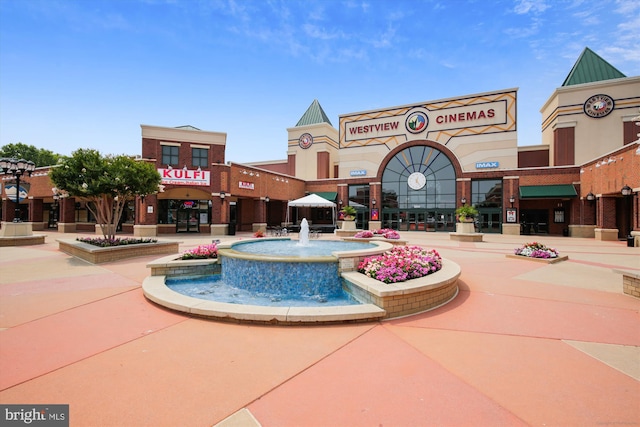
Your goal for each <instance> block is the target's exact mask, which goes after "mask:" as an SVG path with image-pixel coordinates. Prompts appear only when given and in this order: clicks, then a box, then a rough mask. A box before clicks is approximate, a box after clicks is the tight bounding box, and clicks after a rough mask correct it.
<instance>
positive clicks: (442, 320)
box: [0, 232, 640, 427]
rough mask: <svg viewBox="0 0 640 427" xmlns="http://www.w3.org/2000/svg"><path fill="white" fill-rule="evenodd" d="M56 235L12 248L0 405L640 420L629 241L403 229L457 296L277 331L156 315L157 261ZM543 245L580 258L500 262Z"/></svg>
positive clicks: (266, 419) (298, 417) (253, 418)
mask: <svg viewBox="0 0 640 427" xmlns="http://www.w3.org/2000/svg"><path fill="white" fill-rule="evenodd" d="M45 234H47V239H46V242H47V243H46V244H45V245H39V246H30V247H13V248H0V403H4V404H7V403H23V404H24V403H28V404H37V403H45V404H54V403H65V404H69V405H70V420H71V425H72V426H213V425H216V424H220V425H221V426H225V427H229V426H256V425H262V426H264V427H271V426H296V427H300V426H331V427H334V426H349V427H354V426H432V425H433V426H527V425H532V426H543V425H546V426H606V425H610V426H640V315H639V311H640V300H638V299H634V298H632V297H630V296H627V295H624V294H623V293H622V278H621V276H620V275H618V274H616V273H613V271H612V269H614V268H623V269H630V270H638V271H640V249H639V248H628V247H626V244H625V242H596V241H594V240H591V239H574V238H562V237H548V236H542V237H540V236H539V237H535V238H534V237H531V236H502V235H485V241H484V242H482V243H464V242H453V241H451V240H449V236H448V234H440V233H424V232H422V233H420V232H403V233H401V236H402V238H403V239H407V240H408V241H409V242H410V243H412V244H419V245H421V246H424V247H432V248H436V249H438V250H439V251H440V253H441V254H442V255H443V256H444V257H446V258H449V259H452V260H453V261H455V262H457V263H458V264H460V266H461V267H462V276H461V278H460V294H459V295H458V297H457V298H456V299H455V300H454V301H453V302H451V303H450V304H448V305H446V306H444V307H441V308H439V309H437V310H434V311H431V312H428V313H423V314H419V315H415V316H411V317H407V318H402V319H396V320H391V321H385V322H378V323H367V324H357V325H337V326H317V327H274V326H257V325H241V324H231V323H219V322H214V321H209V320H203V319H197V318H190V317H187V316H184V315H182V314H177V313H174V312H171V311H168V310H166V309H164V308H161V307H158V306H156V305H153V304H151V303H149V302H148V301H146V300H145V298H144V297H143V295H142V291H141V287H140V285H141V283H142V280H143V279H144V278H145V277H146V276H147V275H148V273H149V272H148V270H147V268H146V263H147V262H149V261H151V260H152V259H155V258H156V257H152V258H139V259H135V260H127V261H121V262H114V263H110V264H104V265H100V266H94V265H91V264H87V263H85V262H83V261H79V260H77V259H75V258H72V257H69V256H68V255H65V254H63V253H61V252H58V250H57V243H56V242H55V239H56V238H58V237H62V236H64V237H65V238H68V237H73V235H70V234H65V235H61V234H58V233H55V232H54V233H49V232H47V233H45ZM235 237H236V238H242V237H244V238H246V237H250V235H248V234H247V235H244V236H241V235H238V236H235ZM161 238H163V239H164V238H165V237H161ZM171 238H175V239H177V240H180V241H181V242H182V244H181V250H184V249H189V248H192V247H195V246H196V245H197V244H199V243H209V242H210V241H211V237H209V236H202V235H195V236H194V235H179V236H176V237H171ZM322 238H323V239H326V238H328V237H327V236H323V237H322ZM228 239H231V237H227V238H223V240H228ZM536 239H537V240H538V241H541V242H542V243H544V244H547V245H548V246H553V247H556V248H557V249H558V250H559V251H560V253H561V254H562V255H569V260H568V261H564V262H561V263H559V264H554V265H544V264H539V263H535V262H530V261H526V260H514V259H508V258H506V257H505V254H508V253H512V251H513V249H514V248H516V247H518V246H520V245H521V244H523V243H525V242H527V241H532V240H536ZM229 417H230V418H229Z"/></svg>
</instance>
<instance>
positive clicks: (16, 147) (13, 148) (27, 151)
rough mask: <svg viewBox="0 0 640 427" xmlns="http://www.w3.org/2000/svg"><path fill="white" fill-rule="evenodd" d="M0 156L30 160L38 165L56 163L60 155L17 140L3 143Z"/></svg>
mask: <svg viewBox="0 0 640 427" xmlns="http://www.w3.org/2000/svg"><path fill="white" fill-rule="evenodd" d="M0 157H12V158H14V159H25V160H31V161H32V162H33V163H35V164H36V167H38V166H51V165H55V164H56V163H58V159H59V158H60V155H59V154H55V153H54V152H53V151H50V150H45V149H44V148H37V147H34V146H33V145H27V144H23V143H22V142H18V143H17V144H7V145H3V146H2V148H0Z"/></svg>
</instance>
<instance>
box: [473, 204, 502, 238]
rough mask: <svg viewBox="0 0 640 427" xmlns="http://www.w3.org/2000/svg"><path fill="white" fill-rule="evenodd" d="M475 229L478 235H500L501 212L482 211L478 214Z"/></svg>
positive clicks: (494, 210) (498, 210) (495, 210)
mask: <svg viewBox="0 0 640 427" xmlns="http://www.w3.org/2000/svg"><path fill="white" fill-rule="evenodd" d="M476 228H477V229H478V230H477V231H478V232H479V233H501V232H502V230H501V229H502V211H501V210H500V209H482V210H481V211H480V213H479V214H478V219H477V222H476Z"/></svg>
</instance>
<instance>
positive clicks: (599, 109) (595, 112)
mask: <svg viewBox="0 0 640 427" xmlns="http://www.w3.org/2000/svg"><path fill="white" fill-rule="evenodd" d="M613 107H614V102H613V99H612V98H611V97H610V96H609V95H602V94H599V95H593V96H592V97H591V98H589V99H587V101H586V102H585V103H584V113H585V114H586V115H587V116H589V117H593V118H596V119H599V118H601V117H604V116H606V115H608V114H609V113H610V112H612V111H613Z"/></svg>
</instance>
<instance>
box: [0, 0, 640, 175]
mask: <svg viewBox="0 0 640 427" xmlns="http://www.w3.org/2000/svg"><path fill="white" fill-rule="evenodd" d="M638 34H640V2H638V1H637V0H599V1H593V0H573V1H562V0H503V1H499V0H498V1H491V0H489V1H487V0H478V1H462V0H460V1H457V0H439V1H420V0H413V1H404V0H394V1H391V0H388V1H385V0H366V1H360V0H358V1H357V0H308V1H295V0H255V1H253V0H183V1H181V0H104V1H103V0H0V146H2V145H5V144H9V143H16V142H23V143H25V144H29V145H34V146H36V147H39V148H45V149H48V150H52V151H54V152H56V153H60V154H70V153H71V152H72V151H73V150H75V149H77V148H80V147H83V148H97V149H99V150H100V151H101V152H103V153H105V154H107V153H108V154H139V153H140V151H141V132H140V125H141V124H147V125H157V126H166V127H174V126H181V125H192V126H195V127H197V128H200V129H203V130H209V131H218V132H226V133H227V154H226V157H227V160H231V161H234V162H240V163H242V162H251V161H262V160H275V159H285V158H286V150H287V130H286V129H287V128H289V127H293V126H295V124H296V122H297V121H298V120H299V119H300V117H301V116H302V115H303V114H304V112H305V111H306V109H307V107H309V105H310V104H311V103H312V102H313V100H314V99H318V101H319V102H320V104H321V105H322V107H323V109H324V110H325V112H326V113H327V115H328V116H329V119H330V120H331V122H332V124H333V125H334V127H337V126H338V117H339V115H341V114H346V113H353V112H359V111H364V110H370V109H376V108H380V107H390V106H396V105H404V104H414V103H419V102H423V101H432V100H437V99H441V98H449V97H456V96H460V95H467V94H474V93H480V92H486V91H493V90H500V89H509V88H519V92H518V144H519V145H532V144H539V143H540V140H541V139H540V122H541V115H540V112H539V110H540V108H541V107H542V105H543V104H544V102H545V101H546V100H547V99H548V97H549V96H550V95H551V94H552V93H553V91H554V89H555V88H557V87H559V86H560V85H561V84H562V82H563V80H564V79H565V77H566V76H567V74H568V73H569V71H570V70H571V67H572V66H573V64H574V63H575V61H576V60H577V58H578V56H579V55H580V53H581V52H582V50H583V49H584V48H585V47H586V46H588V47H589V48H591V49H592V50H593V51H595V52H596V53H597V54H599V55H600V56H602V57H603V58H604V59H605V60H607V61H608V62H610V63H611V64H612V65H613V66H615V67H616V68H618V69H619V70H620V71H621V72H622V73H624V74H626V75H627V76H637V75H640V49H638V43H639V40H640V39H638Z"/></svg>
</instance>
